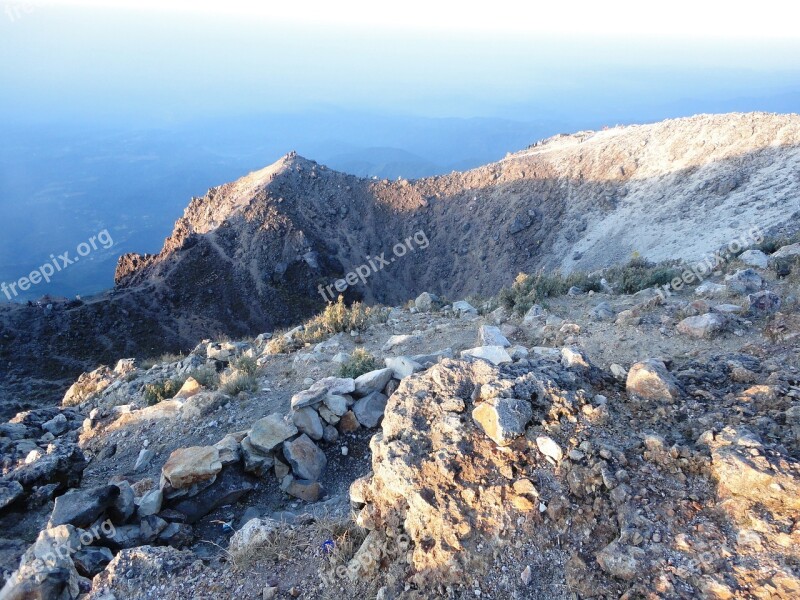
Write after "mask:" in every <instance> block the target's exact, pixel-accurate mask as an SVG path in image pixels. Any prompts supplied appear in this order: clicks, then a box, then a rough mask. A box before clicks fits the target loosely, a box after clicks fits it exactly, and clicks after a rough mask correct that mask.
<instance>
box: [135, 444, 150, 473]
mask: <svg viewBox="0 0 800 600" xmlns="http://www.w3.org/2000/svg"><path fill="white" fill-rule="evenodd" d="M154 456H155V452H153V449H152V448H142V449H141V450H140V451H139V456H138V458H137V459H136V464H135V465H133V470H134V471H136V472H137V473H138V472H140V471H144V470H145V469H146V468H147V467H148V466H149V465H150V461H151V460H153V457H154Z"/></svg>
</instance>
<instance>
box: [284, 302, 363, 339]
mask: <svg viewBox="0 0 800 600" xmlns="http://www.w3.org/2000/svg"><path fill="white" fill-rule="evenodd" d="M374 312H375V309H373V308H371V307H368V306H364V305H363V304H362V303H361V302H354V303H353V304H352V305H350V306H347V305H346V304H345V303H344V298H343V297H342V296H339V299H338V300H337V301H336V302H331V303H330V304H328V306H326V307H325V310H324V311H322V312H321V313H320V314H319V315H317V316H316V317H313V318H312V319H311V320H309V321H308V322H307V323H306V324H305V327H304V329H303V331H302V332H300V334H299V335H298V338H299V339H300V341H302V342H307V343H310V344H314V343H317V342H320V341H322V340H324V339H326V338H328V337H329V336H331V335H333V334H335V333H340V332H348V331H362V330H363V329H364V328H365V327H366V326H367V324H368V323H369V322H370V318H371V317H372V316H373V313H374Z"/></svg>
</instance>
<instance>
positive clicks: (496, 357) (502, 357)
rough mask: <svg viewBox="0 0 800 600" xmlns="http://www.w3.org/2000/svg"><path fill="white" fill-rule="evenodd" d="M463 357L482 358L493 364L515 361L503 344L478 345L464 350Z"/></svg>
mask: <svg viewBox="0 0 800 600" xmlns="http://www.w3.org/2000/svg"><path fill="white" fill-rule="evenodd" d="M461 357H462V358H466V357H472V358H481V359H483V360H486V361H489V362H490V363H492V364H493V365H502V364H506V363H510V362H514V361H513V360H512V359H511V355H509V353H508V352H507V351H506V349H505V348H503V346H478V347H477V348H470V349H469V350H462V351H461Z"/></svg>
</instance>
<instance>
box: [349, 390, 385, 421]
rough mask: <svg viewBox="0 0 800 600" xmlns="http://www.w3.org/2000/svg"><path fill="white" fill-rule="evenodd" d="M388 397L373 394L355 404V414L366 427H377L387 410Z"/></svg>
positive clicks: (377, 393)
mask: <svg viewBox="0 0 800 600" xmlns="http://www.w3.org/2000/svg"><path fill="white" fill-rule="evenodd" d="M387 401H388V397H387V396H386V395H384V394H382V393H380V392H372V393H371V394H369V395H367V396H364V397H363V398H361V400H359V401H358V402H356V403H355V406H353V412H354V413H355V415H356V418H357V419H358V422H359V423H361V424H362V425H363V426H364V427H368V428H371V427H377V426H378V423H380V421H381V419H382V418H383V413H384V411H385V410H386V403H387Z"/></svg>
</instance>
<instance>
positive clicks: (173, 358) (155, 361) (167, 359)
mask: <svg viewBox="0 0 800 600" xmlns="http://www.w3.org/2000/svg"><path fill="white" fill-rule="evenodd" d="M183 358H184V357H183V354H175V353H172V352H167V353H166V354H162V355H161V356H154V357H151V358H146V359H144V360H143V361H142V365H141V367H142V369H144V370H145V371H148V370H150V369H152V368H153V367H155V366H156V365H160V364H162V363H174V362H178V361H179V360H183Z"/></svg>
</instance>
